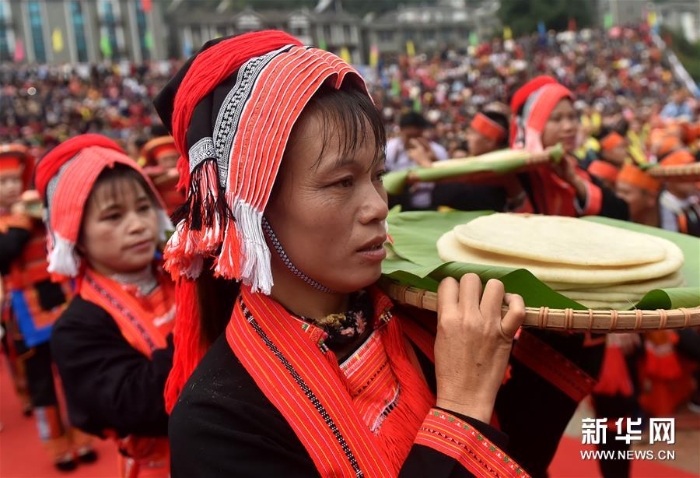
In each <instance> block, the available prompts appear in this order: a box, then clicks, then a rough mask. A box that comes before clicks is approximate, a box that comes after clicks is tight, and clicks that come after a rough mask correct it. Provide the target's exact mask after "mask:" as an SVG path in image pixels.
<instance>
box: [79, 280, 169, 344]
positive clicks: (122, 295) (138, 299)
mask: <svg viewBox="0 0 700 478" xmlns="http://www.w3.org/2000/svg"><path fill="white" fill-rule="evenodd" d="M158 282H159V286H158V287H157V288H156V289H155V290H154V291H153V292H151V293H150V294H149V295H148V296H143V295H141V294H140V293H138V290H137V289H136V288H134V287H133V286H125V285H122V284H120V283H119V282H116V281H115V280H113V279H110V278H108V277H105V276H103V275H102V274H98V273H96V272H94V271H93V270H91V269H87V270H86V272H85V274H84V276H83V278H82V280H81V282H80V289H79V291H78V293H79V295H80V296H81V297H82V298H83V299H85V300H87V301H89V302H92V303H93V304H96V305H98V306H100V307H102V308H103V309H104V310H106V311H107V312H108V313H109V315H111V316H112V318H113V319H114V321H115V322H116V323H117V325H118V326H119V330H120V331H121V333H122V335H123V336H124V338H125V339H126V340H127V342H129V344H131V346H132V347H134V348H135V349H136V350H138V351H139V352H141V353H142V354H144V355H146V356H148V357H150V356H151V354H152V353H153V351H154V350H156V349H164V348H165V347H166V346H167V343H166V339H165V337H166V336H167V335H168V334H169V333H170V332H171V331H172V329H173V325H174V321H173V319H174V317H175V287H174V285H173V283H172V282H171V281H170V278H169V277H167V276H166V275H165V274H158Z"/></svg>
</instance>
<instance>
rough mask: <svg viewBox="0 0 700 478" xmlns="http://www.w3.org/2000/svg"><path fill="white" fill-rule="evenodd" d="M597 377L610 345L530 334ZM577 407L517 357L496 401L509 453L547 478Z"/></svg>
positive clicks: (557, 335)
mask: <svg viewBox="0 0 700 478" xmlns="http://www.w3.org/2000/svg"><path fill="white" fill-rule="evenodd" d="M523 333H531V334H533V335H535V336H536V337H537V338H538V339H540V340H542V341H543V342H545V343H547V344H548V345H549V346H550V347H552V348H554V349H555V350H557V351H558V352H559V353H561V354H562V355H564V356H565V357H566V358H568V359H569V360H570V361H572V362H574V363H575V364H576V365H578V366H579V367H580V368H581V369H583V371H585V372H586V373H587V374H588V375H590V376H591V377H593V378H598V374H599V373H600V367H601V365H602V361H603V352H604V350H605V345H603V344H601V345H595V346H592V347H589V346H584V335H582V334H563V333H557V332H550V331H544V330H528V331H527V332H523ZM577 407H578V402H576V401H574V400H572V399H571V398H570V397H569V396H568V395H566V394H565V393H564V392H562V391H561V390H559V389H558V388H556V387H555V386H554V385H552V384H551V383H549V382H548V381H547V380H545V379H544V378H542V377H541V376H540V375H538V374H537V373H535V372H533V371H532V370H531V369H530V368H528V367H526V366H525V365H523V364H522V363H521V362H520V361H518V360H517V359H515V358H512V359H511V377H510V379H509V380H508V381H507V382H506V383H505V384H504V385H503V386H502V387H501V389H500V390H499V392H498V396H497V397H496V407H495V411H496V416H497V417H498V421H499V424H500V427H501V430H502V431H503V432H504V433H506V434H507V435H508V437H509V444H508V453H509V455H510V456H511V457H513V459H514V460H515V461H517V462H518V464H519V465H520V466H522V467H523V468H524V469H525V470H527V471H528V473H530V474H531V475H532V476H533V477H546V476H547V469H548V468H549V464H550V463H551V462H552V458H554V454H555V453H556V451H557V447H558V446H559V440H560V439H561V437H562V435H563V434H564V430H565V429H566V426H567V424H568V423H569V421H570V420H571V417H572V416H573V414H574V412H575V411H576V408H577Z"/></svg>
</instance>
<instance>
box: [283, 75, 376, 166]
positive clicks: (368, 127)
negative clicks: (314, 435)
mask: <svg viewBox="0 0 700 478" xmlns="http://www.w3.org/2000/svg"><path fill="white" fill-rule="evenodd" d="M311 111H313V112H316V113H318V114H320V115H321V119H322V123H323V124H325V125H333V126H335V128H333V127H330V128H323V137H322V146H321V152H320V154H319V158H318V160H319V161H320V159H321V157H322V156H323V154H324V153H325V151H326V148H327V147H328V143H329V142H330V140H331V138H332V137H333V138H334V137H339V138H340V150H339V151H338V153H339V154H340V155H341V156H352V155H353V154H354V153H355V152H356V151H357V149H359V148H360V147H361V146H362V144H363V143H365V142H366V141H367V140H368V138H369V134H370V133H371V135H372V139H373V140H374V151H375V154H374V161H375V162H376V161H378V160H379V159H381V158H382V157H383V156H384V149H385V146H386V130H385V129H384V121H383V120H382V116H381V113H380V112H379V110H378V109H377V108H376V106H374V103H372V100H371V99H370V98H369V97H368V96H367V94H365V93H364V92H363V91H360V90H358V89H357V88H347V87H346V88H342V89H340V90H336V89H335V88H333V87H331V86H326V85H324V86H321V88H319V90H318V91H317V92H316V94H314V96H313V97H312V98H311V99H310V100H309V102H308V103H307V105H306V107H305V108H304V111H303V112H302V115H304V114H306V113H308V112H311ZM298 124H299V122H297V125H298ZM295 128H296V125H295ZM295 128H294V129H292V133H291V135H290V143H291V141H294V140H295V137H296V136H295V134H294V133H295ZM342 133H345V134H342ZM319 161H316V163H315V164H314V166H317V165H318V164H319ZM282 163H283V164H284V159H283V160H282Z"/></svg>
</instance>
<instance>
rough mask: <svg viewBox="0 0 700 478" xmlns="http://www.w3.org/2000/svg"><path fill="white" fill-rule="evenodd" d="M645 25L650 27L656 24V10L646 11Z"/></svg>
mask: <svg viewBox="0 0 700 478" xmlns="http://www.w3.org/2000/svg"><path fill="white" fill-rule="evenodd" d="M647 25H649V26H650V27H653V26H654V25H656V12H649V13H647Z"/></svg>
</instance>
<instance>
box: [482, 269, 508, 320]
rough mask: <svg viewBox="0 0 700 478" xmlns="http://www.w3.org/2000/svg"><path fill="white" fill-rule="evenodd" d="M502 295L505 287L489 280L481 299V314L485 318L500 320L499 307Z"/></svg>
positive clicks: (497, 281) (500, 283) (496, 281)
mask: <svg viewBox="0 0 700 478" xmlns="http://www.w3.org/2000/svg"><path fill="white" fill-rule="evenodd" d="M503 294H505V287H504V286H503V282H501V281H499V280H497V279H491V280H489V281H488V282H487V283H486V287H485V288H484V295H483V296H482V297H481V307H480V309H481V312H482V315H485V316H486V318H491V319H492V320H498V321H500V320H501V306H502V305H503Z"/></svg>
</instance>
